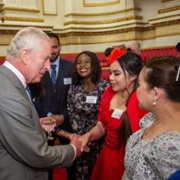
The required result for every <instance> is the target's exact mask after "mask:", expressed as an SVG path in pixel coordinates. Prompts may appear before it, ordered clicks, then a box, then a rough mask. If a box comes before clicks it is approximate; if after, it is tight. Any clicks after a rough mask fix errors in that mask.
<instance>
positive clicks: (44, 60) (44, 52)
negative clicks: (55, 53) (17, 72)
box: [24, 41, 51, 83]
mask: <svg viewBox="0 0 180 180" xmlns="http://www.w3.org/2000/svg"><path fill="white" fill-rule="evenodd" d="M42 42H43V43H42V47H40V48H39V51H38V52H37V53H35V54H30V53H29V56H27V58H28V61H27V64H26V65H25V70H24V75H25V78H26V82H27V83H37V82H40V80H41V78H42V77H43V76H44V74H45V72H46V71H49V70H50V61H49V59H50V56H51V45H50V43H49V41H42Z"/></svg>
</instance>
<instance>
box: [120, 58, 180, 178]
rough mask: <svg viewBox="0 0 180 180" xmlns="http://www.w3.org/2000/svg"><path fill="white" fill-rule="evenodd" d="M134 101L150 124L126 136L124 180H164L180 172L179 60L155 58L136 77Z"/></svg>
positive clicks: (144, 119)
mask: <svg viewBox="0 0 180 180" xmlns="http://www.w3.org/2000/svg"><path fill="white" fill-rule="evenodd" d="M137 98H138V101H139V105H140V106H141V108H143V109H145V110H148V111H150V112H151V113H149V114H147V115H145V116H144V118H143V119H142V120H141V124H143V121H146V122H148V121H149V122H151V123H150V125H148V126H144V127H143V128H142V129H140V130H139V131H137V132H136V133H135V134H133V135H132V136H130V138H129V140H128V142H127V146H126V155H125V169H126V171H125V177H124V178H125V179H126V180H132V179H133V180H153V179H154V180H165V179H167V178H168V177H169V176H170V175H171V174H173V173H174V172H176V171H178V170H179V169H180V59H178V58H177V57H173V56H163V57H155V58H153V59H151V60H149V61H148V62H147V63H145V66H144V68H143V69H142V71H141V73H140V76H139V87H138V89H137Z"/></svg>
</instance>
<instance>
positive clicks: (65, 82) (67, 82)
mask: <svg viewBox="0 0 180 180" xmlns="http://www.w3.org/2000/svg"><path fill="white" fill-rule="evenodd" d="M63 80H64V85H69V84H71V83H72V79H71V78H64V79H63Z"/></svg>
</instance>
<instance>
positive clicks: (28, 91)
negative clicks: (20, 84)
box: [25, 86, 32, 100]
mask: <svg viewBox="0 0 180 180" xmlns="http://www.w3.org/2000/svg"><path fill="white" fill-rule="evenodd" d="M25 89H26V91H27V93H28V96H29V99H30V100H32V94H31V90H30V89H29V86H26V88H25Z"/></svg>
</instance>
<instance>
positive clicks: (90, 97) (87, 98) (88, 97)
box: [86, 96, 97, 104]
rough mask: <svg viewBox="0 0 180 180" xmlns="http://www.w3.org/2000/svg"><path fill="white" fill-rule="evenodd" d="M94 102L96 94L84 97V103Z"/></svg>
mask: <svg viewBox="0 0 180 180" xmlns="http://www.w3.org/2000/svg"><path fill="white" fill-rule="evenodd" d="M96 102H97V96H87V97H86V103H89V104H96Z"/></svg>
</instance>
